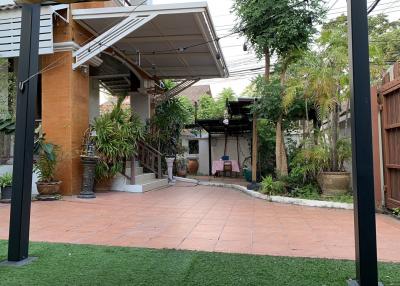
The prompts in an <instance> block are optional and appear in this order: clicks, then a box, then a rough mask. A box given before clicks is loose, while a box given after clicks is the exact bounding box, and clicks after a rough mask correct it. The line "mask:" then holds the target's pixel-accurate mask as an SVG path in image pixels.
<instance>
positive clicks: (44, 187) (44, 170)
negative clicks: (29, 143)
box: [33, 136, 61, 196]
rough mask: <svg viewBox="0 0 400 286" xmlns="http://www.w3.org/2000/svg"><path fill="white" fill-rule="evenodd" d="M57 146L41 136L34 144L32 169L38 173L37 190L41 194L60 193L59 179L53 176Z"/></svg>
mask: <svg viewBox="0 0 400 286" xmlns="http://www.w3.org/2000/svg"><path fill="white" fill-rule="evenodd" d="M57 149H58V148H57V146H56V145H54V144H52V143H48V142H46V141H45V139H44V136H41V137H40V138H39V139H38V140H37V142H36V144H35V153H36V155H37V160H36V162H35V165H34V168H33V169H34V171H35V172H36V173H37V174H38V177H39V181H38V182H36V186H37V190H38V192H39V194H40V195H41V196H51V195H55V194H59V193H60V185H61V181H58V180H56V179H55V178H54V173H55V171H56V166H57Z"/></svg>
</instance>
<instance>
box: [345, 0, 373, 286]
mask: <svg viewBox="0 0 400 286" xmlns="http://www.w3.org/2000/svg"><path fill="white" fill-rule="evenodd" d="M347 7H348V27H349V56H350V79H351V124H352V126H351V127H352V128H351V129H352V130H351V131H352V152H353V153H352V155H353V160H352V165H353V191H354V231H355V244H356V249H355V251H356V267H357V281H350V282H349V284H350V285H361V286H372V285H373V286H376V285H378V263H377V250H376V222H375V199H374V173H373V157H372V152H373V151H372V122H371V86H370V72H369V52H368V15H367V0H347Z"/></svg>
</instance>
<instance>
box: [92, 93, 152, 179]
mask: <svg viewBox="0 0 400 286" xmlns="http://www.w3.org/2000/svg"><path fill="white" fill-rule="evenodd" d="M123 99H124V98H123V97H121V98H120V99H119V100H118V103H117V104H116V105H115V106H114V108H113V110H112V111H111V112H110V113H106V114H103V115H101V116H100V117H98V118H96V119H95V122H94V130H95V131H96V135H97V136H96V137H94V139H93V140H94V143H95V145H96V150H97V153H98V156H99V157H100V161H99V163H98V164H97V166H96V178H97V179H98V180H102V179H108V178H112V177H114V176H115V175H116V174H117V173H119V172H122V171H123V162H124V161H125V160H129V159H130V158H131V157H132V156H133V155H135V154H136V150H137V141H138V140H139V139H141V138H143V132H144V128H143V124H142V122H141V120H140V118H139V117H138V116H137V115H136V114H131V111H130V110H124V109H123V108H122V107H121V103H122V101H123Z"/></svg>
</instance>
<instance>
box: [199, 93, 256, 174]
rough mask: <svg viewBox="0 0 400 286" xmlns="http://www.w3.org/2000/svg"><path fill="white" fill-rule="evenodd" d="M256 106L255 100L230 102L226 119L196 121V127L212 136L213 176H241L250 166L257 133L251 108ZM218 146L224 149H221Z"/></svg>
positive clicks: (210, 158)
mask: <svg viewBox="0 0 400 286" xmlns="http://www.w3.org/2000/svg"><path fill="white" fill-rule="evenodd" d="M253 102H254V99H248V98H239V100H238V101H228V102H227V104H226V114H225V118H223V119H196V120H195V124H194V126H192V127H197V128H201V129H204V130H205V131H206V132H207V133H208V156H209V160H208V161H209V176H219V175H223V176H230V177H232V176H238V175H239V174H240V173H241V172H242V170H243V167H245V166H244V165H245V164H248V165H250V163H251V160H252V158H251V156H250V154H251V148H252V147H251V146H252V144H251V137H252V133H253V125H252V119H251V115H250V106H251V104H252V103H253ZM219 138H220V139H221V138H223V140H218V139H219ZM229 139H230V140H229ZM218 142H220V143H222V144H223V145H222V146H218ZM228 149H230V150H229V151H230V152H228ZM232 149H233V151H232ZM228 153H229V154H230V156H229V155H228Z"/></svg>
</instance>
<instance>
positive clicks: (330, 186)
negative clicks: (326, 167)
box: [317, 172, 350, 196]
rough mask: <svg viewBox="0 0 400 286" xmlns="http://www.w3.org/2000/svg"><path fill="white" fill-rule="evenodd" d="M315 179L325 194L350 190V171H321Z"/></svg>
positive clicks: (342, 192) (335, 193)
mask: <svg viewBox="0 0 400 286" xmlns="http://www.w3.org/2000/svg"><path fill="white" fill-rule="evenodd" d="M317 180H318V184H319V186H320V187H321V190H322V194H323V195H325V196H335V195H343V194H346V193H348V192H349V190H350V173H348V172H322V173H320V174H319V175H318V178H317Z"/></svg>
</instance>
